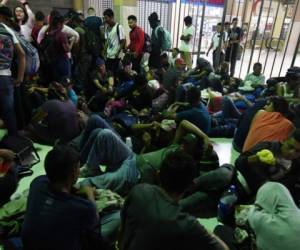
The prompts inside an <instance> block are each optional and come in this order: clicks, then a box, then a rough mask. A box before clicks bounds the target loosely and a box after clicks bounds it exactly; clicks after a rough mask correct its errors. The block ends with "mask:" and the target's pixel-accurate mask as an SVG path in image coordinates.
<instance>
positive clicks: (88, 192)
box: [78, 186, 96, 198]
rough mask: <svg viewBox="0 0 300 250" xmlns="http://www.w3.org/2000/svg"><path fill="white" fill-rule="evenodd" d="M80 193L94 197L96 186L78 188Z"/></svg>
mask: <svg viewBox="0 0 300 250" xmlns="http://www.w3.org/2000/svg"><path fill="white" fill-rule="evenodd" d="M78 194H83V195H86V196H87V197H88V198H94V197H95V194H96V188H95V187H92V186H81V187H80V188H79V190H78Z"/></svg>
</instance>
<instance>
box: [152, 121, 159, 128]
mask: <svg viewBox="0 0 300 250" xmlns="http://www.w3.org/2000/svg"><path fill="white" fill-rule="evenodd" d="M151 128H152V129H154V130H157V129H158V128H160V123H159V122H156V121H154V122H152V123H151Z"/></svg>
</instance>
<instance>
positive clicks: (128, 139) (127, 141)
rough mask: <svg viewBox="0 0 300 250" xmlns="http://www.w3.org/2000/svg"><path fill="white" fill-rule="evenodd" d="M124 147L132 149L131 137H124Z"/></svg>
mask: <svg viewBox="0 0 300 250" xmlns="http://www.w3.org/2000/svg"><path fill="white" fill-rule="evenodd" d="M125 143H126V145H127V147H128V148H130V149H132V140H131V137H126V142H125Z"/></svg>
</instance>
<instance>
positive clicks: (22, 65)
mask: <svg viewBox="0 0 300 250" xmlns="http://www.w3.org/2000/svg"><path fill="white" fill-rule="evenodd" d="M15 51H16V54H17V57H18V62H19V63H18V76H17V85H19V84H20V83H22V82H23V80H24V73H25V65H26V59H25V52H24V50H23V49H22V47H21V45H20V44H19V43H17V44H15Z"/></svg>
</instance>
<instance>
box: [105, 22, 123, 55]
mask: <svg viewBox="0 0 300 250" xmlns="http://www.w3.org/2000/svg"><path fill="white" fill-rule="evenodd" d="M105 39H106V40H107V50H106V52H107V58H111V59H115V58H118V57H119V56H120V55H118V54H117V53H118V52H119V50H120V47H121V44H120V41H121V40H124V39H125V32H124V28H123V26H122V25H120V24H118V23H116V24H115V25H114V26H113V27H107V28H106V30H105Z"/></svg>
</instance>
